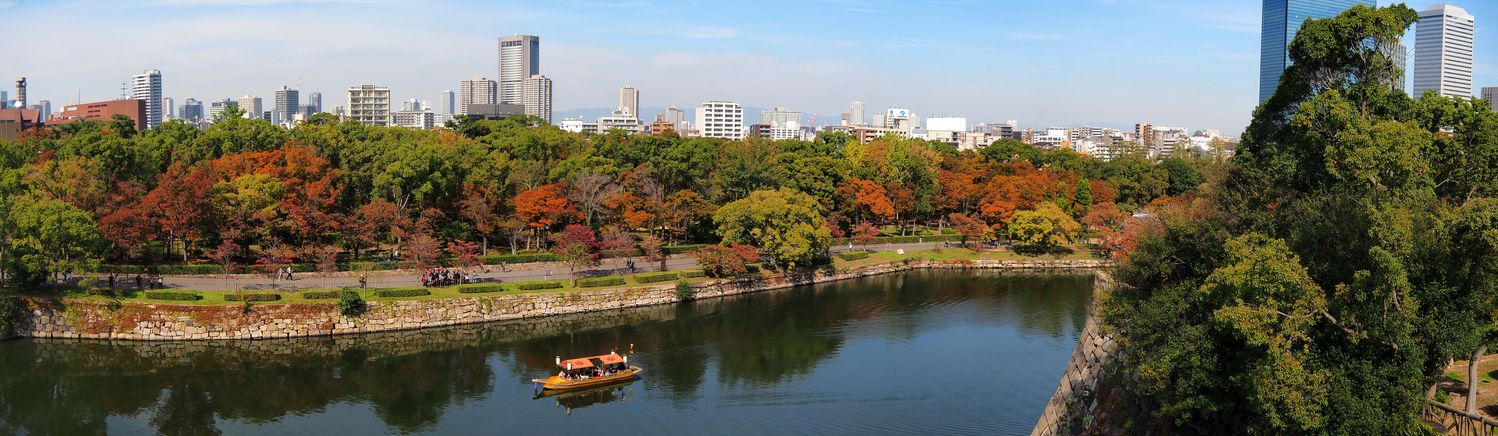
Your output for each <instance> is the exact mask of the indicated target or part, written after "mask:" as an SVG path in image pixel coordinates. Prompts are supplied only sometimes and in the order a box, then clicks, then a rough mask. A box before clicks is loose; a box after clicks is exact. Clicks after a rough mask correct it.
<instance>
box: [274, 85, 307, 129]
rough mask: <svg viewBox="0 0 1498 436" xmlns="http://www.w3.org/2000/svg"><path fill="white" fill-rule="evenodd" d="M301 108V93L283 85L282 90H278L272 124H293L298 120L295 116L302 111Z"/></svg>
mask: <svg viewBox="0 0 1498 436" xmlns="http://www.w3.org/2000/svg"><path fill="white" fill-rule="evenodd" d="M301 106H302V96H301V91H298V90H295V89H291V87H289V86H286V85H281V89H277V90H276V107H275V108H274V109H272V110H273V111H274V112H273V114H272V115H271V118H273V119H272V120H271V122H274V123H278V124H285V123H290V122H292V120H293V119H295V118H296V116H295V115H296V114H297V113H298V112H301V111H302V107H301Z"/></svg>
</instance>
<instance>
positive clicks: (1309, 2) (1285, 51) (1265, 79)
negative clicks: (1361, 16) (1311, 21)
mask: <svg viewBox="0 0 1498 436" xmlns="http://www.w3.org/2000/svg"><path fill="white" fill-rule="evenodd" d="M1356 5H1364V6H1368V7H1374V6H1376V5H1375V4H1374V2H1373V1H1372V0H1264V27H1263V34H1262V35H1261V36H1260V38H1262V39H1261V40H1260V43H1259V101H1260V102H1263V101H1264V100H1268V99H1269V96H1271V95H1274V90H1275V88H1278V87H1279V84H1280V75H1281V74H1284V73H1285V67H1288V66H1290V41H1294V40H1295V33H1296V32H1298V31H1300V25H1302V24H1305V22H1306V19H1308V18H1331V17H1335V16H1337V14H1341V13H1342V11H1345V10H1348V9H1350V8H1352V7H1353V6H1356Z"/></svg>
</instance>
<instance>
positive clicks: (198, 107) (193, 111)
mask: <svg viewBox="0 0 1498 436" xmlns="http://www.w3.org/2000/svg"><path fill="white" fill-rule="evenodd" d="M177 114H178V115H181V117H182V119H183V120H186V121H188V122H192V123H196V122H201V121H203V102H200V101H198V99H196V98H189V99H187V100H183V101H182V110H180V111H178V112H177Z"/></svg>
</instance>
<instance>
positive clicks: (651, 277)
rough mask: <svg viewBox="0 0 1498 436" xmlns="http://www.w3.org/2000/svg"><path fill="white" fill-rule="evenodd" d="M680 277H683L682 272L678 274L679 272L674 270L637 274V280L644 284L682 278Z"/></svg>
mask: <svg viewBox="0 0 1498 436" xmlns="http://www.w3.org/2000/svg"><path fill="white" fill-rule="evenodd" d="M680 278H681V274H677V273H674V272H659V273H648V274H635V281H636V282H639V283H641V284H644V283H660V282H669V281H672V280H676V279H680Z"/></svg>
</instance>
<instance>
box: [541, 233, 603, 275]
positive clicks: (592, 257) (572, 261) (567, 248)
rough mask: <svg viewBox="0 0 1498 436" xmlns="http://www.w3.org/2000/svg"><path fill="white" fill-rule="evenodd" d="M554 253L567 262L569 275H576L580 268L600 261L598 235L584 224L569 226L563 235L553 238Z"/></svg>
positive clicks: (553, 236) (556, 235) (558, 234)
mask: <svg viewBox="0 0 1498 436" xmlns="http://www.w3.org/2000/svg"><path fill="white" fill-rule="evenodd" d="M551 240H552V243H554V244H556V245H555V246H553V247H552V251H555V252H556V253H557V257H560V258H562V261H563V262H567V270H568V272H569V273H572V274H576V273H577V270H578V268H581V267H585V266H591V265H593V263H594V262H596V261H598V257H599V254H598V234H597V233H594V232H593V229H592V228H590V227H588V226H585V225H582V224H568V225H567V227H566V228H564V229H562V232H561V233H557V234H555V235H552V236H551Z"/></svg>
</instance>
